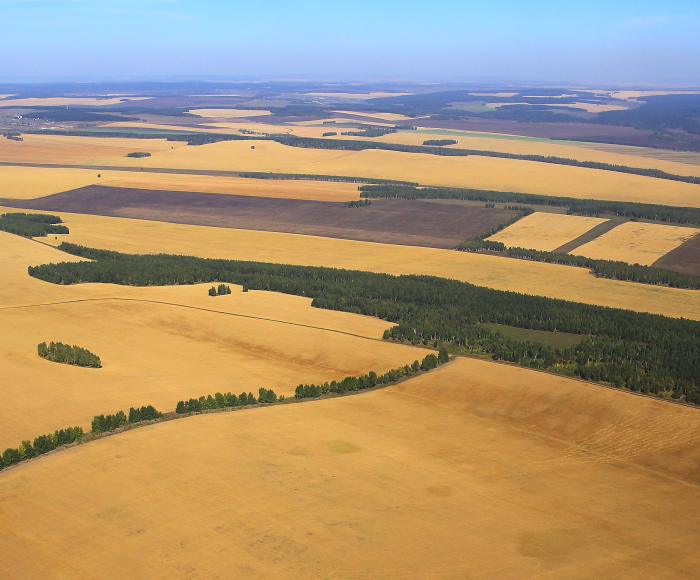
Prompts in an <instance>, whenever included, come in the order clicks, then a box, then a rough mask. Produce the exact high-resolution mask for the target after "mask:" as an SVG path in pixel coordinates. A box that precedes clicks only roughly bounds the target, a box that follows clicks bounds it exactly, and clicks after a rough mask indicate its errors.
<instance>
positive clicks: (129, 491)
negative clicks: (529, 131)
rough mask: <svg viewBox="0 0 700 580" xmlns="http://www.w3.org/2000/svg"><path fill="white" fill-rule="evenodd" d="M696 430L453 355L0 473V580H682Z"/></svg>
mask: <svg viewBox="0 0 700 580" xmlns="http://www.w3.org/2000/svg"><path fill="white" fill-rule="evenodd" d="M487 389H488V390H487ZM698 434H699V431H698V412H697V411H696V410H693V409H686V408H682V407H673V406H671V405H669V404H664V403H661V402H655V401H650V400H646V399H641V398H634V397H632V396H628V395H625V394H623V393H617V392H612V391H606V390H604V389H602V388H599V387H594V386H588V385H583V384H581V383H577V382H574V381H570V380H567V379H564V378H559V377H552V376H549V375H544V374H541V373H537V374H536V373H535V372H534V371H529V370H525V369H513V368H508V367H503V366H500V365H494V364H489V363H484V362H478V361H470V360H460V361H456V362H453V363H451V364H450V365H448V366H447V367H442V368H441V369H439V370H438V371H434V372H432V373H429V374H427V375H423V376H421V377H418V378H416V379H413V380H411V381H407V382H405V383H403V384H401V385H399V386H397V387H392V388H388V389H385V390H381V391H375V392H373V393H366V394H362V395H359V396H353V397H347V398H340V399H331V400H325V401H320V402H311V403H303V404H297V405H286V406H277V407H272V408H267V409H255V410H246V411H239V412H234V413H223V414H213V415H203V416H198V417H193V418H190V419H184V420H180V421H174V422H169V423H163V424H159V425H155V426H151V427H147V428H142V429H138V430H135V431H131V432H128V433H124V434H120V435H117V436H114V437H109V438H106V439H102V440H100V441H97V442H93V443H90V444H87V445H83V446H79V447H76V448H73V449H70V450H67V451H62V452H59V453H57V454H54V455H50V456H47V457H42V458H41V459H39V460H38V461H36V462H32V463H30V464H28V465H23V466H21V467H19V468H16V469H12V470H10V471H7V472H5V473H2V474H0V505H2V511H1V512H0V523H1V525H0V556H1V557H2V561H3V570H4V577H5V578H7V580H19V579H21V580H31V579H34V578H41V579H42V580H53V579H67V578H71V579H82V578H94V577H96V576H99V575H100V574H103V572H104V570H128V575H129V576H130V577H133V578H154V579H156V580H157V579H168V580H171V579H179V578H183V579H184V578H193V577H199V578H223V577H227V578H229V577H231V578H239V579H241V580H246V579H253V578H255V579H256V580H257V579H261V578H265V579H268V578H269V579H272V578H297V579H300V580H306V579H308V580H312V579H318V578H342V579H347V580H366V579H368V578H402V579H412V580H418V579H426V580H427V579H431V580H455V579H458V578H481V579H491V580H496V579H506V578H517V579H535V578H542V577H543V576H546V577H547V578H548V579H551V580H584V579H598V578H615V579H616V580H633V579H634V580H636V579H639V578H664V579H666V580H681V579H687V578H691V577H694V576H695V575H696V570H697V566H698V563H699V557H698V555H697V550H696V549H695V547H696V545H697V543H698V540H700V537H699V534H698V529H699V524H700V493H699V492H698V487H697V481H698V477H697V476H698V469H697V464H698V459H699V457H698V452H697V450H698V446H697V440H698ZM655 461H658V463H654V462H655ZM648 463H654V465H653V467H652V469H653V470H654V471H649V470H647V469H643V468H642V469H640V467H638V466H642V467H643V466H646V465H647V464H648ZM669 471H670V472H671V474H672V476H673V477H666V476H665V473H668V472H669ZM684 479H685V480H687V481H689V482H692V483H690V484H689V483H685V482H683V481H682V480H684ZM37 514H41V517H37Z"/></svg>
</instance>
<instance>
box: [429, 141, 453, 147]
mask: <svg viewBox="0 0 700 580" xmlns="http://www.w3.org/2000/svg"><path fill="white" fill-rule="evenodd" d="M423 145H430V146H433V147H444V146H445V145H457V141H455V140H454V139H426V140H425V141H423Z"/></svg>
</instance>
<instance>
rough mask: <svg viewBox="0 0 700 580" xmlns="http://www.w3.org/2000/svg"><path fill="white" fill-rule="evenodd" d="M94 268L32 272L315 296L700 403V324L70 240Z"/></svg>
mask: <svg viewBox="0 0 700 580" xmlns="http://www.w3.org/2000/svg"><path fill="white" fill-rule="evenodd" d="M60 249H62V250H64V251H67V252H68V253H70V254H73V255H77V256H81V257H85V258H89V259H91V260H94V261H92V262H63V263H60V264H47V265H43V266H36V267H30V268H29V274H30V275H32V276H34V277H36V278H39V279H41V280H45V281H47V282H51V283H54V284H75V283H80V282H102V283H113V284H127V285H134V286H147V285H170V284H194V283H200V282H214V281H219V282H226V283H231V284H240V285H242V286H243V287H244V289H257V290H268V291H276V292H283V293H286V294H293V295H297V296H307V297H310V298H312V299H313V301H312V305H313V306H315V307H317V308H327V309H331V310H339V311H344V312H354V313H358V314H365V315H368V316H374V317H377V318H380V319H383V320H387V321H390V322H393V323H395V324H396V326H394V327H393V328H391V329H390V330H387V331H386V332H385V336H384V337H385V338H386V339H395V340H402V341H409V342H411V343H414V344H417V343H420V342H423V343H424V344H428V343H429V342H430V341H446V342H450V343H452V344H453V345H455V346H457V347H461V348H463V349H464V350H465V351H466V352H469V353H471V354H476V355H488V356H490V357H492V358H494V359H496V360H506V361H511V362H515V363H518V364H520V365H523V366H528V367H532V368H540V369H548V370H551V371H554V372H558V373H563V374H568V375H572V376H578V377H581V378H584V379H590V380H594V381H601V382H605V383H608V384H611V385H613V386H616V387H623V386H624V387H627V388H629V389H631V390H634V391H642V392H652V393H659V392H669V393H672V396H673V398H676V399H684V400H685V401H688V402H692V403H696V404H697V403H700V372H699V370H700V322H697V321H694V320H685V319H674V318H668V317H665V316H661V315H653V314H647V313H640V312H633V311H629V310H621V309H613V308H606V307H602V306H594V305H588V304H579V303H573V302H567V301H564V300H555V299H551V298H544V297H539V296H529V295H524V294H518V293H515V292H504V291H500V290H492V289H489V288H483V287H478V286H474V285H472V284H468V283H466V282H459V281H456V280H448V279H444V278H436V277H432V276H391V275H388V274H377V273H372V272H361V271H349V270H337V269H333V268H318V267H304V266H287V265H280V264H265V263H259V262H240V261H232V260H211V259H203V258H194V257H188V256H171V255H166V254H159V255H129V254H121V253H118V252H112V251H107V250H96V249H90V248H84V247H81V246H76V245H73V244H66V243H64V244H61V246H60ZM481 323H495V324H503V325H507V326H513V327H517V328H526V329H533V330H545V331H560V332H566V333H571V334H581V335H585V336H586V338H585V339H584V340H582V342H581V343H580V344H577V345H574V346H571V347H569V348H565V349H558V348H554V347H551V346H548V345H545V344H541V343H529V342H525V343H523V342H517V341H514V340H512V339H510V338H508V337H506V336H503V335H501V334H499V333H493V332H491V331H490V330H489V329H487V328H485V327H483V326H481Z"/></svg>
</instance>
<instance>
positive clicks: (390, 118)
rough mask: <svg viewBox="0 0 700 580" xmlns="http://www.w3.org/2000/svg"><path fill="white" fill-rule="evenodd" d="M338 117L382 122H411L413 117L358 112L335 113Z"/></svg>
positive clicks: (397, 114)
mask: <svg viewBox="0 0 700 580" xmlns="http://www.w3.org/2000/svg"><path fill="white" fill-rule="evenodd" d="M335 112H336V113H337V114H340V115H352V116H355V117H369V118H370V119H380V120H382V121H412V120H413V119H415V117H407V116H406V115H401V114H399V113H376V112H371V113H370V112H360V111H335Z"/></svg>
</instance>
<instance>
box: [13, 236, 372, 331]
mask: <svg viewBox="0 0 700 580" xmlns="http://www.w3.org/2000/svg"><path fill="white" fill-rule="evenodd" d="M47 245H48V244H47ZM109 301H120V302H147V303H150V304H161V305H163V306H176V307H179V308H189V309H190V310H200V311H202V312H211V313H213V314H225V315H226V316H236V317H237V318H250V319H253V320H264V321H265V322H277V323H279V324H288V325H290V326H299V327H302V328H311V329H313V330H322V331H325V332H334V333H336V334H344V335H346V336H353V337H355V338H362V339H365V340H373V341H375V342H382V340H381V339H379V338H370V337H368V336H362V335H361V334H353V333H352V332H345V331H344V330H335V329H333V328H323V327H321V326H312V325H310V324H300V323H299V322H289V321H287V320H277V319H275V318H264V317H262V316H251V315H250V314H238V313H236V312H223V311H221V310H213V309H211V308H201V307H199V306H189V305H187V304H176V303H175V302H163V301H161V300H146V299H144V298H80V299H77V300H63V301H60V302H43V303H40V304H24V305H20V306H0V310H18V309H21V308H40V307H42V306H57V305H60V304H75V303H78V302H109Z"/></svg>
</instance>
